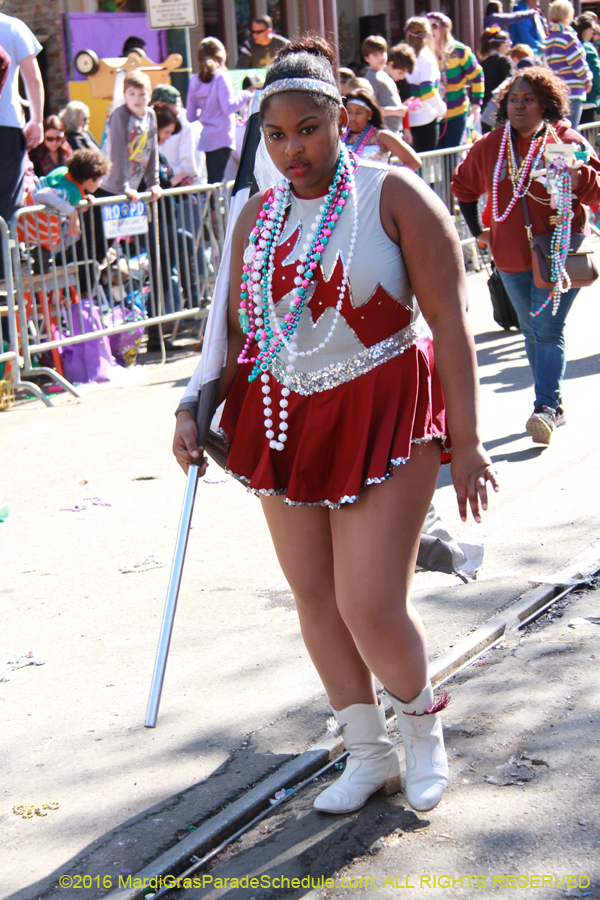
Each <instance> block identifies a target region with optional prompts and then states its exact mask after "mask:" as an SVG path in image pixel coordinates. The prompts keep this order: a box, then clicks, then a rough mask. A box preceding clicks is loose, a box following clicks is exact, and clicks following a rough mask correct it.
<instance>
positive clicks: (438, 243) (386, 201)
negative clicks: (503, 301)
mask: <svg viewBox="0 0 600 900" xmlns="http://www.w3.org/2000/svg"><path fill="white" fill-rule="evenodd" d="M381 221H382V224H383V226H384V228H385V231H386V233H387V234H388V236H389V237H390V238H391V239H392V240H393V241H395V242H396V243H397V244H399V246H400V247H401V249H402V255H403V257H404V262H405V265H406V269H407V272H408V275H409V278H410V282H411V284H412V288H413V291H414V293H415V296H416V298H417V302H418V303H419V306H420V308H421V310H422V312H423V315H424V316H425V319H426V320H427V322H428V324H429V326H430V328H431V331H432V333H433V345H434V352H435V361H436V367H437V369H438V371H439V373H440V378H441V380H442V386H443V389H444V397H445V401H446V408H447V413H448V425H449V431H450V435H451V438H452V478H453V482H454V487H455V489H456V494H457V500H458V506H459V511H460V516H461V518H462V519H463V521H465V520H466V518H467V500H468V501H469V503H470V506H471V510H472V513H473V516H474V518H475V520H476V521H480V520H481V516H480V510H479V507H480V503H481V506H482V507H483V509H486V508H487V490H486V482H487V481H490V482H491V484H492V486H493V488H494V490H497V489H498V484H497V480H496V474H495V472H494V471H493V469H492V467H491V461H490V458H489V456H488V455H487V453H486V452H485V450H484V448H483V446H482V444H481V438H480V434H479V421H478V402H479V380H478V374H477V358H476V355H475V343H474V341H473V334H472V331H471V326H470V323H469V319H468V316H467V284H466V276H465V267H464V262H463V256H462V249H461V246H460V243H459V240H458V235H457V233H456V229H455V227H454V223H453V222H452V219H451V218H450V215H449V214H448V212H447V210H446V208H445V206H444V205H443V203H442V202H441V200H439V198H438V197H436V195H435V194H434V193H433V191H432V190H430V188H428V187H427V185H426V184H424V182H423V181H422V180H421V179H420V178H418V177H417V176H415V175H413V174H412V173H410V172H407V171H406V170H398V171H397V172H390V174H389V175H388V176H387V178H386V180H385V183H384V188H383V191H382V196H381Z"/></svg>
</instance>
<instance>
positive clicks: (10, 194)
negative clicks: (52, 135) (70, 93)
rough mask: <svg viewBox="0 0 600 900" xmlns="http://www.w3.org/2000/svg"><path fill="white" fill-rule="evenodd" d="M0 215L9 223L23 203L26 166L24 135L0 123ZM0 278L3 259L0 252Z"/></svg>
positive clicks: (18, 130) (2, 269)
mask: <svg viewBox="0 0 600 900" xmlns="http://www.w3.org/2000/svg"><path fill="white" fill-rule="evenodd" d="M0 147H1V148H2V150H1V152H0V216H1V217H2V218H3V219H4V221H5V222H6V224H7V225H10V220H11V216H12V214H13V213H14V211H15V210H16V209H17V208H18V207H19V206H21V205H22V203H23V178H24V176H25V170H26V167H27V150H26V146H25V137H24V135H23V132H22V131H21V129H20V128H9V127H8V126H6V125H0ZM0 278H4V260H3V258H2V254H1V253H0Z"/></svg>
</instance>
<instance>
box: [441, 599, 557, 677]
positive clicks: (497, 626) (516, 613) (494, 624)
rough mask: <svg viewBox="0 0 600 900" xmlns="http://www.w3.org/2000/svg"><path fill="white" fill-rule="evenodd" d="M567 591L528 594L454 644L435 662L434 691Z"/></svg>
mask: <svg viewBox="0 0 600 900" xmlns="http://www.w3.org/2000/svg"><path fill="white" fill-rule="evenodd" d="M562 590H564V588H563V587H562V586H561V585H543V586H541V587H538V588H534V589H533V590H532V591H528V592H527V593H526V594H525V595H524V596H523V597H521V598H520V599H519V600H517V601H515V603H511V605H510V606H508V607H507V608H506V609H505V610H504V611H503V612H501V613H499V615H497V616H494V617H493V618H492V619H489V621H487V622H486V623H485V625H482V626H481V627H480V628H476V629H475V631H473V632H471V634H469V635H467V637H466V638H465V639H464V640H462V641H459V642H458V644H455V645H454V647H451V648H450V649H449V650H446V652H445V653H442V655H441V656H438V657H437V658H436V659H434V660H433V661H432V663H431V664H430V666H429V677H430V679H431V683H432V684H433V686H434V687H435V686H436V684H438V682H440V681H442V680H443V679H444V678H447V677H448V675H450V674H451V673H452V672H453V671H454V670H455V669H457V668H458V667H459V666H460V665H464V663H466V662H468V661H469V660H470V659H472V658H473V657H474V656H477V654H478V653H481V651H482V650H485V648H486V647H488V646H489V645H490V644H492V643H493V642H494V641H496V640H498V638H500V637H502V635H503V634H504V631H505V630H506V626H507V624H508V622H509V620H510V622H511V623H513V622H516V621H517V620H518V621H519V622H522V621H523V620H524V619H526V618H527V617H528V616H531V615H532V614H533V613H535V612H537V610H538V609H539V608H540V607H541V606H544V604H545V603H548V602H549V601H550V600H552V599H553V598H554V597H556V596H557V595H558V594H560V593H561V592H562Z"/></svg>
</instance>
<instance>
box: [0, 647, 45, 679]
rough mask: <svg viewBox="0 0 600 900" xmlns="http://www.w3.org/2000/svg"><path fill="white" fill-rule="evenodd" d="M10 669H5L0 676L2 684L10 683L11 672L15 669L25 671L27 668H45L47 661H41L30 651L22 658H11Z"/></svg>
mask: <svg viewBox="0 0 600 900" xmlns="http://www.w3.org/2000/svg"><path fill="white" fill-rule="evenodd" d="M7 664H8V669H5V670H4V672H3V673H2V675H0V682H5V681H10V672H11V670H13V671H14V670H15V669H23V668H24V667H25V666H45V665H46V660H45V659H39V658H38V657H37V656H36V655H35V654H34V652H33V650H29V651H28V652H27V653H24V654H23V655H22V656H11V658H10V659H9V660H8V663H7Z"/></svg>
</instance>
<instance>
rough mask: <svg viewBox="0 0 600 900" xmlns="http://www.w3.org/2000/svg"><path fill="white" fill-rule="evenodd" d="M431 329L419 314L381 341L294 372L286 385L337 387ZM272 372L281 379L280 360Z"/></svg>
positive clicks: (307, 389)
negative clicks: (345, 356) (336, 360)
mask: <svg viewBox="0 0 600 900" xmlns="http://www.w3.org/2000/svg"><path fill="white" fill-rule="evenodd" d="M430 336H431V332H430V330H429V326H428V325H427V323H426V321H425V319H423V317H420V318H419V319H417V321H416V322H413V323H412V325H407V326H406V328H403V329H402V330H401V331H397V332H396V334H393V335H392V336H391V337H389V338H386V339H385V340H384V341H380V342H379V343H378V344H375V345H374V346H373V347H368V348H367V349H365V350H361V352H360V353H357V355H356V356H352V357H350V359H345V360H343V361H342V362H339V363H332V365H330V366H325V367H324V368H323V369H317V371H316V372H296V373H295V374H294V375H292V376H291V378H292V381H291V384H290V385H289V388H290V390H291V391H295V393H297V394H301V395H303V396H306V395H309V394H316V393H319V392H321V391H329V390H331V389H332V388H335V387H339V385H340V384H346V383H347V382H348V381H354V379H355V378H359V377H360V376H361V375H365V374H366V373H367V372H370V371H371V370H372V369H375V368H376V367H377V366H381V365H383V364H384V363H386V362H389V360H390V359H393V358H394V357H395V356H399V355H400V354H401V353H404V351H405V350H408V348H409V347H412V346H413V344H416V343H417V341H420V340H423V338H426V337H430ZM271 372H272V374H273V375H274V377H275V378H276V379H277V381H279V382H281V383H283V379H284V378H285V377H286V375H287V374H288V373H287V371H286V367H285V365H284V364H283V363H282V362H281V360H279V359H277V360H276V361H275V363H274V365H273V366H272V369H271Z"/></svg>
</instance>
